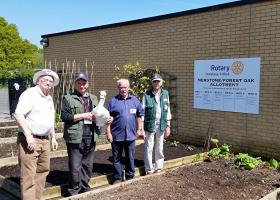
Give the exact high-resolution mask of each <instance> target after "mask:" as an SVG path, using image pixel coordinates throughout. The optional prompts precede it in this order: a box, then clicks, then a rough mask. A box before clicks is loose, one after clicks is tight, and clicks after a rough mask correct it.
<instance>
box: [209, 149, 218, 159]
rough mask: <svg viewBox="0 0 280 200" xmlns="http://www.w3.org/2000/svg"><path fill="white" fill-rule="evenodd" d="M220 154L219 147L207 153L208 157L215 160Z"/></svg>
mask: <svg viewBox="0 0 280 200" xmlns="http://www.w3.org/2000/svg"><path fill="white" fill-rule="evenodd" d="M220 153H221V150H220V148H219V147H216V148H213V149H211V150H210V151H209V152H208V156H210V157H212V158H216V157H219V156H220Z"/></svg>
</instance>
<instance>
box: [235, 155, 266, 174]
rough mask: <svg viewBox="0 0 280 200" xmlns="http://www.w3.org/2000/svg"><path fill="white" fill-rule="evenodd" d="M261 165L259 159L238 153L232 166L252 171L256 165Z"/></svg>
mask: <svg viewBox="0 0 280 200" xmlns="http://www.w3.org/2000/svg"><path fill="white" fill-rule="evenodd" d="M260 163H262V160H261V158H259V157H258V158H253V157H251V156H249V155H248V154H245V153H239V154H238V155H237V156H235V158H234V166H235V167H238V168H244V169H248V170H251V169H254V168H255V167H256V166H257V165H258V164H260Z"/></svg>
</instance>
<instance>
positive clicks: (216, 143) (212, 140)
mask: <svg viewBox="0 0 280 200" xmlns="http://www.w3.org/2000/svg"><path fill="white" fill-rule="evenodd" d="M210 141H211V143H213V144H215V145H216V147H218V143H219V140H218V139H216V138H211V140H210Z"/></svg>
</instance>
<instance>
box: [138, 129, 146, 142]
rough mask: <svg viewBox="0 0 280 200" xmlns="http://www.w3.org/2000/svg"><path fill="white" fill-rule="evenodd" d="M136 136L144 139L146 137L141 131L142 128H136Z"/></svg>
mask: <svg viewBox="0 0 280 200" xmlns="http://www.w3.org/2000/svg"><path fill="white" fill-rule="evenodd" d="M137 137H138V138H143V140H144V139H145V138H146V134H145V131H143V129H138V130H137Z"/></svg>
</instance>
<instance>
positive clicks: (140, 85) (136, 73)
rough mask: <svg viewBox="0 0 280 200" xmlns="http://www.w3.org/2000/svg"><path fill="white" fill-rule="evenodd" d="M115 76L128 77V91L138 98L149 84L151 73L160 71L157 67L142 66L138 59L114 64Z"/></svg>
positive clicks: (116, 78)
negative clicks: (118, 64)
mask: <svg viewBox="0 0 280 200" xmlns="http://www.w3.org/2000/svg"><path fill="white" fill-rule="evenodd" d="M115 71H116V72H117V76H116V77H115V78H114V79H115V80H119V79H120V78H128V79H129V81H130V93H131V94H133V95H134V96H136V97H137V98H138V99H142V96H143V94H144V92H145V91H146V90H147V89H148V88H149V86H150V85H151V76H152V74H154V73H155V72H156V73H160V70H159V67H157V66H156V67H154V68H152V69H151V68H147V67H145V66H142V65H141V64H140V63H139V62H138V61H136V62H134V63H129V64H126V65H124V66H122V67H119V66H115Z"/></svg>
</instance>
